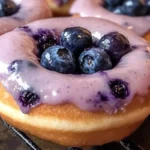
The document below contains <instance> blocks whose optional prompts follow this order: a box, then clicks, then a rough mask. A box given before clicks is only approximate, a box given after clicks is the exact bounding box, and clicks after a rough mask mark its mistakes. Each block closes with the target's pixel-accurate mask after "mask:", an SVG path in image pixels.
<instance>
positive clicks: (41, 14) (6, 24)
mask: <svg viewBox="0 0 150 150" xmlns="http://www.w3.org/2000/svg"><path fill="white" fill-rule="evenodd" d="M13 2H15V4H16V5H18V6H19V10H18V11H17V12H16V13H14V14H12V15H11V16H6V17H1V18H0V35H1V34H3V33H6V32H8V31H11V30H13V29H14V28H16V27H19V26H21V25H23V24H26V23H29V22H32V21H35V20H39V19H44V18H49V17H51V16H52V13H51V11H50V10H49V8H48V6H47V3H46V2H45V1H43V0H36V1H35V0H13Z"/></svg>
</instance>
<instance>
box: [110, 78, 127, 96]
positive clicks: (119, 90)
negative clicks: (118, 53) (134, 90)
mask: <svg viewBox="0 0 150 150" xmlns="http://www.w3.org/2000/svg"><path fill="white" fill-rule="evenodd" d="M109 87H110V89H111V92H112V94H113V95H114V96H115V98H120V99H125V98H127V97H128V96H129V90H128V83H126V82H124V81H122V80H120V79H116V80H112V81H110V82H109Z"/></svg>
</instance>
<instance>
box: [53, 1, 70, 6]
mask: <svg viewBox="0 0 150 150" xmlns="http://www.w3.org/2000/svg"><path fill="white" fill-rule="evenodd" d="M68 1H69V0H54V2H55V3H56V4H57V5H58V6H61V5H64V4H65V3H67V2H68Z"/></svg>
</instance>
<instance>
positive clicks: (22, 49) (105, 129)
mask: <svg viewBox="0 0 150 150" xmlns="http://www.w3.org/2000/svg"><path fill="white" fill-rule="evenodd" d="M89 22H90V24H89ZM79 27H80V28H79ZM81 28H84V30H81ZM64 29H65V30H66V29H73V31H74V30H76V32H77V29H79V30H78V31H85V33H89V32H91V34H92V35H91V36H92V42H93V43H94V45H95V44H96V43H97V42H98V41H99V40H100V41H101V40H102V39H103V38H104V37H105V38H106V35H109V38H111V36H113V37H114V35H116V34H119V35H122V36H121V37H122V38H123V39H126V38H127V39H128V40H129V42H130V46H129V43H128V42H127V43H125V44H127V45H128V46H129V47H128V51H127V53H122V54H123V56H122V58H121V59H120V60H119V62H118V63H117V64H116V65H115V66H113V68H112V69H110V70H103V71H97V72H95V73H92V74H79V73H78V74H75V75H74V74H64V73H59V72H56V71H50V70H47V69H45V68H44V67H42V66H41V65H40V63H39V58H38V57H37V56H39V55H38V53H39V51H40V50H39V47H40V46H39V44H45V43H44V42H41V40H43V39H44V41H48V42H50V43H54V42H53V41H54V40H56V42H58V43H59V41H60V36H62V35H63V34H62V32H64ZM67 31H68V30H67ZM88 31H89V32H88ZM68 32H69V31H68ZM77 35H80V36H78V37H79V38H81V34H80V33H79V32H78V34H77ZM64 36H65V34H64ZM74 36H75V35H74ZM43 37H44V38H43ZM47 37H48V39H49V40H46V39H47ZM84 37H85V36H84ZM86 37H87V36H86ZM125 37H126V38H125ZM107 38H108V37H107ZM109 38H108V39H109ZM72 39H73V38H72ZM88 39H89V38H88ZM39 41H40V42H39ZM113 42H115V40H113ZM58 43H57V44H58ZM82 43H84V42H83V41H82ZM100 43H101V42H100ZM102 43H103V42H102ZM78 44H79V43H78ZM112 44H114V43H112ZM0 45H1V48H2V49H3V51H2V53H1V55H0V68H1V69H0V81H1V84H0V90H1V92H0V116H1V117H2V118H3V119H4V120H6V121H7V122H8V123H10V124H11V125H13V126H15V127H17V128H18V129H20V130H23V131H25V132H28V133H30V134H32V135H35V136H38V137H40V138H42V139H45V140H50V141H53V142H56V143H59V144H62V145H66V146H91V145H102V144H104V143H108V142H111V141H117V140H120V139H122V138H124V137H126V136H128V135H129V134H131V133H132V132H133V131H135V130H136V129H137V128H138V127H139V126H140V125H141V123H142V122H143V121H144V120H145V118H147V116H148V115H149V114H150V99H149V97H150V88H149V87H150V83H149V79H150V69H149V68H150V45H149V44H148V43H147V42H146V41H145V40H144V39H142V38H141V37H138V36H137V35H135V34H134V33H133V32H131V31H127V30H126V29H123V28H122V27H120V26H118V25H116V24H115V23H112V22H109V21H106V20H103V19H96V18H73V17H70V18H52V19H47V20H41V21H35V22H34V23H31V24H28V25H26V26H24V27H21V28H18V29H16V30H13V31H11V32H9V33H6V34H4V35H2V36H1V37H0ZM77 46H78V45H77ZM117 46H118V45H117ZM120 46H121V47H122V45H120ZM52 47H53V48H54V47H55V49H53V52H54V51H55V50H56V49H57V47H58V46H57V45H55V44H54V46H51V47H49V48H52ZM49 48H48V49H47V50H48V51H49V50H50V49H49ZM122 48H123V47H122ZM124 48H125V47H124ZM47 50H45V51H44V53H45V52H46V51H47ZM60 50H64V51H66V50H67V49H65V48H63V49H60ZM68 51H69V50H68ZM86 52H88V50H87V49H86ZM103 52H104V51H103ZM44 53H43V54H44ZM43 54H42V56H43ZM57 54H60V56H62V55H63V54H64V53H63V52H62V51H59V53H57ZM67 54H68V53H67ZM69 54H70V53H69ZM115 55H117V54H116V53H115ZM53 56H56V53H55V55H53ZM63 56H64V55H63ZM46 57H47V58H49V55H48V53H47V54H46ZM50 57H51V56H50ZM41 59H42V58H41ZM70 59H71V58H70ZM107 59H109V58H107ZM49 62H50V60H49ZM50 63H51V62H50ZM58 66H59V64H57V67H58Z"/></svg>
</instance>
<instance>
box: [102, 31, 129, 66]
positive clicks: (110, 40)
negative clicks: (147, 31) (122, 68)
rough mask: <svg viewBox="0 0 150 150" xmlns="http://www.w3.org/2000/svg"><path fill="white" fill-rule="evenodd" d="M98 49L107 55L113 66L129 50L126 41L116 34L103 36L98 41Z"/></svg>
mask: <svg viewBox="0 0 150 150" xmlns="http://www.w3.org/2000/svg"><path fill="white" fill-rule="evenodd" d="M99 47H100V49H103V50H105V51H106V52H107V53H108V54H109V56H110V58H111V59H112V61H113V63H114V64H116V63H117V62H118V61H119V60H120V59H121V57H122V56H123V55H125V54H126V53H128V52H129V51H130V50H131V49H130V43H129V41H128V39H127V38H126V37H125V36H124V35H122V34H120V33H118V32H111V33H108V34H106V35H104V36H103V37H102V38H101V39H100V41H99Z"/></svg>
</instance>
